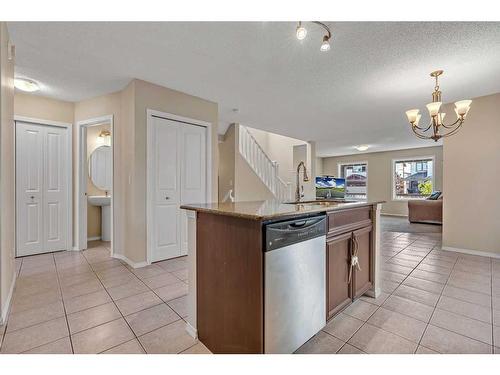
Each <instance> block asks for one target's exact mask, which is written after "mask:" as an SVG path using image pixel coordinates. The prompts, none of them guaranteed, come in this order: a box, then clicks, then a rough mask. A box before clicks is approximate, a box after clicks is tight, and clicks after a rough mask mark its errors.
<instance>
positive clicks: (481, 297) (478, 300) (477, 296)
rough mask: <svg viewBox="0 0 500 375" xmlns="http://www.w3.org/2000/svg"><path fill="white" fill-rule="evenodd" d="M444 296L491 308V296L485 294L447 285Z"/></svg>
mask: <svg viewBox="0 0 500 375" xmlns="http://www.w3.org/2000/svg"><path fill="white" fill-rule="evenodd" d="M443 296H446V297H451V298H455V299H458V300H461V301H465V302H469V303H473V304H476V305H481V306H484V307H487V308H491V296H490V295H487V294H483V293H476V292H471V291H470V290H467V289H460V288H457V287H454V286H452V285H446V286H445V287H444V289H443Z"/></svg>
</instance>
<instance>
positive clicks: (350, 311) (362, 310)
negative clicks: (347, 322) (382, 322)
mask: <svg viewBox="0 0 500 375" xmlns="http://www.w3.org/2000/svg"><path fill="white" fill-rule="evenodd" d="M377 308H378V307H377V306H376V305H373V304H371V303H368V302H365V301H363V300H360V299H358V300H357V301H355V302H354V303H353V304H352V305H350V306H349V307H347V308H346V309H345V310H344V311H343V312H344V314H347V315H350V316H352V317H354V318H356V319H359V320H362V321H364V322H366V321H367V320H368V318H369V317H370V316H371V315H372V314H373V313H374V312H375V310H377Z"/></svg>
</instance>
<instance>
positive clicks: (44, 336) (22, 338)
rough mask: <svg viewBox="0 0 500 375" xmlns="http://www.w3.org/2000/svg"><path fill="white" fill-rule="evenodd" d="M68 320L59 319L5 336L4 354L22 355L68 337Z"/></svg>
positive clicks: (2, 350)
mask: <svg viewBox="0 0 500 375" xmlns="http://www.w3.org/2000/svg"><path fill="white" fill-rule="evenodd" d="M68 335H69V332H68V326H67V324H66V318H64V317H63V318H57V319H54V320H50V321H48V322H44V323H41V324H37V325H35V326H31V327H27V328H23V329H19V330H17V331H13V332H9V333H6V334H5V337H4V340H3V343H2V349H1V352H2V353H21V352H24V351H26V350H29V349H32V348H35V347H37V346H40V345H44V344H47V343H49V342H52V341H56V340H57V339H60V338H63V337H65V336H68Z"/></svg>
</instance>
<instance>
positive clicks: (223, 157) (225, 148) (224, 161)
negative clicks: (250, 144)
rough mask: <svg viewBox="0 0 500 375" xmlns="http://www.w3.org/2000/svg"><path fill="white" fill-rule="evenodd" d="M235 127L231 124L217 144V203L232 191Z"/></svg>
mask: <svg viewBox="0 0 500 375" xmlns="http://www.w3.org/2000/svg"><path fill="white" fill-rule="evenodd" d="M235 127H236V125H235V124H231V125H230V126H229V128H228V129H227V131H226V134H225V135H224V139H223V141H222V142H219V201H221V202H222V200H223V199H224V196H225V195H226V194H227V193H228V192H229V190H233V193H234V181H235V157H234V155H235V154H234V153H235V149H236V129H235Z"/></svg>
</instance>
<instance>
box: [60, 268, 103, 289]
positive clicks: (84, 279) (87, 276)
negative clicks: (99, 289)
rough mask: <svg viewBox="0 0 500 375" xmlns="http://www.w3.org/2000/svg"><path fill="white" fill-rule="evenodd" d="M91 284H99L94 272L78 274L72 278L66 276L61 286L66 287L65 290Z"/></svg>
mask: <svg viewBox="0 0 500 375" xmlns="http://www.w3.org/2000/svg"><path fill="white" fill-rule="evenodd" d="M90 282H99V279H98V278H97V276H96V275H95V273H93V272H92V271H89V272H83V273H78V274H76V275H72V276H66V277H64V278H61V285H64V287H65V288H68V287H70V286H73V285H77V284H84V283H90Z"/></svg>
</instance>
